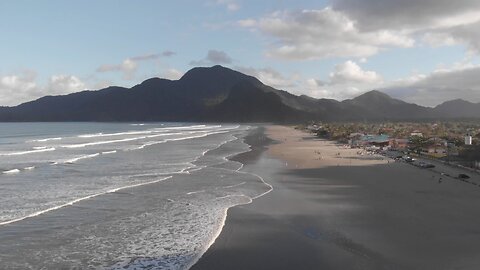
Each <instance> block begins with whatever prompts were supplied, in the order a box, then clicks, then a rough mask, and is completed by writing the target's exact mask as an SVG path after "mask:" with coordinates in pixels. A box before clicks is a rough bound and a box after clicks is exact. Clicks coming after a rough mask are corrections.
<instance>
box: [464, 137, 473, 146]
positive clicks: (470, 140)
mask: <svg viewBox="0 0 480 270" xmlns="http://www.w3.org/2000/svg"><path fill="white" fill-rule="evenodd" d="M465 145H472V136H470V135H467V136H465Z"/></svg>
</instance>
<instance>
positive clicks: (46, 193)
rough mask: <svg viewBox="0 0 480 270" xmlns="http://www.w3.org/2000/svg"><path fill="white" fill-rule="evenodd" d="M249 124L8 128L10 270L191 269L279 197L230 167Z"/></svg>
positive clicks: (4, 251)
mask: <svg viewBox="0 0 480 270" xmlns="http://www.w3.org/2000/svg"><path fill="white" fill-rule="evenodd" d="M249 128H250V127H248V126H241V125H225V124H218V125H215V124H190V123H0V269H188V268H189V267H190V266H191V265H192V264H194V263H195V262H196V261H197V260H198V258H199V257H200V256H201V255H202V254H203V253H204V252H205V251H206V249H207V248H208V247H209V246H210V245H211V244H212V243H213V241H214V240H215V238H216V237H217V236H218V234H219V233H220V230H221V228H222V226H223V223H224V221H225V218H226V210H227V209H228V208H229V207H232V206H234V205H238V204H244V203H249V202H251V200H252V199H253V198H256V197H258V196H261V195H262V194H265V193H266V192H268V191H269V190H271V186H269V185H268V184H267V183H265V182H264V181H263V179H262V178H261V177H259V176H257V175H254V174H250V173H246V172H243V171H242V166H243V165H242V164H241V163H238V162H235V161H230V160H228V157H229V156H232V155H235V154H238V153H241V152H246V151H249V146H248V145H246V144H245V143H244V142H243V138H244V136H245V135H246V133H247V132H248V130H249Z"/></svg>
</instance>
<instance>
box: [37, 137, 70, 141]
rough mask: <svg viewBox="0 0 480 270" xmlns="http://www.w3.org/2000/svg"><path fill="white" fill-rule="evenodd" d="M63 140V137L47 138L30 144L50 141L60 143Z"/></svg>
mask: <svg viewBox="0 0 480 270" xmlns="http://www.w3.org/2000/svg"><path fill="white" fill-rule="evenodd" d="M61 139H63V138H62V137H54V138H45V139H39V140H31V141H30V142H48V141H59V140H61Z"/></svg>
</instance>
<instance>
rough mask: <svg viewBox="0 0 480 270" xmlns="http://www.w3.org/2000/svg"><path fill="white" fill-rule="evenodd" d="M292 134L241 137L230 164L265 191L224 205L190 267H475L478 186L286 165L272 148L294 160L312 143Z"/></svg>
mask: <svg viewBox="0 0 480 270" xmlns="http://www.w3.org/2000/svg"><path fill="white" fill-rule="evenodd" d="M289 130H290V131H289ZM292 130H293V129H289V128H283V127H267V131H266V133H267V134H268V136H269V137H271V138H272V139H276V140H277V143H276V144H274V145H273V146H272V144H270V140H269V139H268V138H266V137H265V134H264V132H263V131H262V129H260V130H257V131H256V132H254V133H252V134H251V135H250V136H249V137H248V138H247V143H249V144H251V145H252V147H253V149H254V150H253V151H252V152H250V153H248V154H244V155H241V156H238V157H236V158H237V159H240V160H241V161H242V162H244V163H245V164H246V166H245V170H248V171H252V172H255V173H257V174H259V175H261V176H262V177H264V178H265V180H266V181H267V182H269V183H270V184H272V185H273V186H274V189H273V191H272V192H270V193H269V194H267V195H265V196H263V197H261V198H258V199H256V200H255V201H254V202H253V203H252V204H248V205H242V206H237V207H234V208H231V209H230V210H229V211H228V217H227V221H226V224H225V226H224V228H223V231H222V233H221V234H220V236H219V237H218V239H217V240H216V241H215V243H214V244H213V245H212V246H211V248H210V249H209V250H208V251H207V252H206V253H205V255H204V256H203V257H202V258H201V259H200V261H199V262H198V263H197V264H196V265H195V266H194V267H192V268H191V269H194V270H199V269H436V270H438V269H480V256H479V250H480V188H479V187H478V186H474V185H471V184H468V183H464V182H462V181H459V180H457V179H453V178H445V177H444V179H443V181H442V182H441V183H439V181H438V178H439V176H440V174H439V173H438V172H436V171H431V170H425V169H420V168H417V167H414V166H411V165H408V164H406V163H399V162H389V161H387V162H383V163H381V164H374V165H365V164H363V165H361V166H357V165H358V164H355V163H353V164H355V165H349V164H351V163H350V162H346V163H343V164H340V165H335V166H332V165H331V164H330V165H329V166H321V164H317V165H318V166H317V167H318V168H314V167H315V166H309V168H302V169H295V168H292V166H291V165H288V164H287V163H288V162H289V161H290V162H293V161H295V162H301V160H302V157H297V159H291V158H290V160H282V159H279V158H278V151H279V149H280V150H281V148H282V147H283V150H284V151H288V152H289V153H290V154H293V152H295V151H299V154H301V152H302V151H305V147H302V144H301V143H302V141H305V142H310V143H311V142H312V141H315V140H312V138H308V135H306V134H302V133H299V132H298V131H292ZM286 132H293V133H292V134H291V137H290V139H288V138H286V139H283V142H282V137H283V136H285V133H286ZM300 135H302V137H298V138H297V137H296V136H300ZM305 136H307V138H305ZM292 138H296V139H295V141H296V142H298V143H299V144H298V145H294V146H290V148H289V145H288V141H289V140H292ZM282 144H283V146H282ZM310 146H311V145H310ZM266 147H269V149H268V150H266ZM272 148H276V149H273V151H272ZM264 150H266V151H264ZM275 151H277V154H275ZM280 152H281V151H280ZM302 156H303V158H305V159H308V158H310V157H309V156H308V155H302ZM300 165H301V164H300ZM297 166H298V164H297ZM312 167H313V168H312ZM437 170H441V167H440V168H437ZM475 177H478V176H475ZM475 177H474V179H475Z"/></svg>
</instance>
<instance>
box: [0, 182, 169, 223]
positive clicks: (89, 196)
mask: <svg viewBox="0 0 480 270" xmlns="http://www.w3.org/2000/svg"><path fill="white" fill-rule="evenodd" d="M170 178H172V176H168V177H164V178H161V179H157V180H154V181H150V182H144V183H139V184H133V185H129V186H124V187H119V188H113V189H109V190H107V191H105V192H100V193H97V194H92V195H88V196H85V197H82V198H78V199H75V200H73V201H70V202H67V203H64V204H61V205H57V206H54V207H51V208H48V209H45V210H41V211H38V212H35V213H32V214H29V215H26V216H24V217H20V218H16V219H11V220H7V221H3V222H0V226H2V225H7V224H11V223H15V222H18V221H21V220H24V219H27V218H31V217H36V216H39V215H42V214H45V213H48V212H51V211H54V210H58V209H60V208H64V207H67V206H71V205H74V204H76V203H78V202H81V201H85V200H88V199H92V198H95V197H98V196H100V195H105V194H109V193H114V192H117V191H120V190H123V189H127V188H134V187H139V186H144V185H149V184H154V183H158V182H161V181H165V180H167V179H170Z"/></svg>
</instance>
